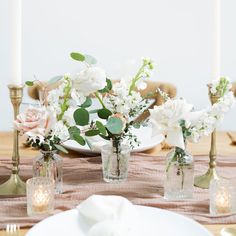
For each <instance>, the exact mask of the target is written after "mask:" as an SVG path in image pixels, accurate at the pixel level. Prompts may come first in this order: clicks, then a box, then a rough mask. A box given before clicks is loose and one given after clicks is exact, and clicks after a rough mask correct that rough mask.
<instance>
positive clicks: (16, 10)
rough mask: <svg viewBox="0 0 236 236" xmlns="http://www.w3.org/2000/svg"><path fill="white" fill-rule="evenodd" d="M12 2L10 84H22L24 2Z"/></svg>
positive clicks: (15, 0) (18, 0)
mask: <svg viewBox="0 0 236 236" xmlns="http://www.w3.org/2000/svg"><path fill="white" fill-rule="evenodd" d="M10 1H11V32H12V34H11V76H10V84H13V85H21V84H22V72H21V60H22V58H21V56H22V53H21V50H22V45H21V44H22V0H10Z"/></svg>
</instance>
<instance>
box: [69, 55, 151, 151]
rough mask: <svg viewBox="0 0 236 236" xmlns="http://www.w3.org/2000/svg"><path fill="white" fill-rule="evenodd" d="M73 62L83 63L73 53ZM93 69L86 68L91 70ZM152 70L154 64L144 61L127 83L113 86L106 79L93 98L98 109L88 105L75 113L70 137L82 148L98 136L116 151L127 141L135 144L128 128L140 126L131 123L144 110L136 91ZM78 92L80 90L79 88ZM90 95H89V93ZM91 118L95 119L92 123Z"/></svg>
mask: <svg viewBox="0 0 236 236" xmlns="http://www.w3.org/2000/svg"><path fill="white" fill-rule="evenodd" d="M73 58H74V59H79V61H83V56H81V54H79V53H77V54H76V53H75V54H74V56H73ZM93 68H94V67H91V66H90V67H89V69H90V70H93ZM152 69H153V62H152V61H151V60H150V59H146V58H144V59H143V60H142V65H141V67H140V68H139V70H138V72H137V73H136V75H135V76H134V77H133V78H130V80H128V81H127V80H124V79H121V80H120V81H119V82H116V83H113V82H112V81H111V80H110V79H108V78H106V80H105V86H104V87H103V88H102V89H101V88H98V90H97V91H95V92H94V93H93V95H94V96H95V97H96V98H97V99H98V101H99V103H100V108H98V109H96V110H89V107H90V106H91V103H87V106H82V107H79V108H78V109H76V110H75V112H74V116H73V117H74V121H75V124H76V126H71V127H70V128H69V132H70V134H71V137H72V138H73V139H74V140H76V141H77V142H78V143H80V144H81V145H85V143H87V144H88V145H90V143H89V142H88V139H87V137H91V136H97V135H99V136H100V137H102V138H103V139H105V140H112V141H113V142H114V143H115V147H116V148H117V150H118V149H119V145H120V143H121V142H122V141H123V140H125V139H127V140H128V141H129V143H130V145H131V146H133V145H134V143H137V142H138V140H137V138H136V136H135V135H133V134H132V132H131V127H136V128H139V127H140V123H137V122H135V121H134V118H135V117H137V116H138V115H139V114H140V112H141V111H142V110H143V109H144V108H145V107H146V104H147V99H145V98H143V97H141V95H140V93H139V92H138V88H139V87H140V86H141V87H142V88H144V87H145V84H144V81H143V79H144V78H147V77H149V76H150V73H151V70H152ZM94 79H95V84H96V83H101V78H98V77H96V78H95V77H94ZM78 88H80V86H78ZM90 94H91V91H90ZM91 114H93V115H94V114H95V115H96V116H97V118H95V119H91V117H90V116H91Z"/></svg>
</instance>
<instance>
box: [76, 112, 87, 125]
mask: <svg viewBox="0 0 236 236" xmlns="http://www.w3.org/2000/svg"><path fill="white" fill-rule="evenodd" d="M74 120H75V123H76V124H77V125H80V126H85V125H88V124H89V112H88V111H87V110H86V109H84V108H79V109H77V110H76V111H75V112H74Z"/></svg>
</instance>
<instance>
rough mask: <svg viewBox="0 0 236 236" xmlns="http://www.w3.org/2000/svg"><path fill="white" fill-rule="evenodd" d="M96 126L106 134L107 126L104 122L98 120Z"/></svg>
mask: <svg viewBox="0 0 236 236" xmlns="http://www.w3.org/2000/svg"><path fill="white" fill-rule="evenodd" d="M96 127H97V128H98V130H99V131H100V133H101V134H102V135H106V134H107V130H106V127H105V126H104V125H103V124H102V122H100V121H98V120H97V121H96Z"/></svg>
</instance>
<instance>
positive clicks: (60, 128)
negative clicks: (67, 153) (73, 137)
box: [52, 120, 70, 142]
mask: <svg viewBox="0 0 236 236" xmlns="http://www.w3.org/2000/svg"><path fill="white" fill-rule="evenodd" d="M52 135H53V136H55V137H57V138H59V139H60V140H61V142H64V141H66V140H68V139H69V137H70V134H69V131H68V128H67V126H65V125H64V124H63V121H61V120H60V121H58V122H57V123H56V124H55V127H54V129H53V132H52Z"/></svg>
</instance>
